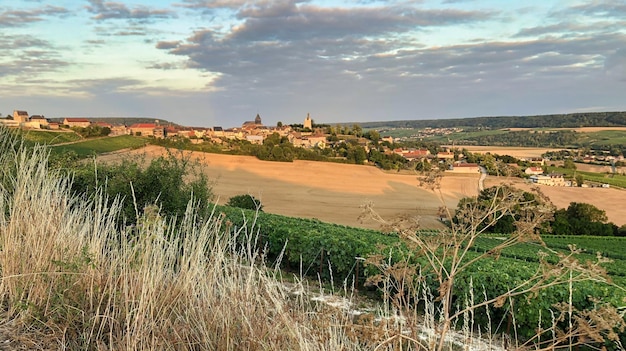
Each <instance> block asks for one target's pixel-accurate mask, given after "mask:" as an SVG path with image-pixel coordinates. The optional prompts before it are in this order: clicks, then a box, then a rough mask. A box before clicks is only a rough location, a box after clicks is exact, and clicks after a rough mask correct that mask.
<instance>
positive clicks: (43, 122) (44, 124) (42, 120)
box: [30, 115, 50, 128]
mask: <svg viewBox="0 0 626 351" xmlns="http://www.w3.org/2000/svg"><path fill="white" fill-rule="evenodd" d="M30 121H31V122H36V123H38V124H39V128H41V127H44V128H45V127H48V125H49V124H50V123H49V122H48V119H46V117H44V116H40V115H32V116H30Z"/></svg>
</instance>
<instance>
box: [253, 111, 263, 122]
mask: <svg viewBox="0 0 626 351" xmlns="http://www.w3.org/2000/svg"><path fill="white" fill-rule="evenodd" d="M254 124H263V123H261V116H259V114H258V113H257V114H256V118H254Z"/></svg>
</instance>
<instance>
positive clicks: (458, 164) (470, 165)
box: [454, 163, 478, 167]
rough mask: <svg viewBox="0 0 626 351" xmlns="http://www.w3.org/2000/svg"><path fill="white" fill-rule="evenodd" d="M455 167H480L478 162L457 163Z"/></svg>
mask: <svg viewBox="0 0 626 351" xmlns="http://www.w3.org/2000/svg"><path fill="white" fill-rule="evenodd" d="M454 167H478V164H477V163H455V164H454Z"/></svg>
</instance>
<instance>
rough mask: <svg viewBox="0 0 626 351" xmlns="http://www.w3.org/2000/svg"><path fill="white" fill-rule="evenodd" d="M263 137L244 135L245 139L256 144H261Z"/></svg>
mask: <svg viewBox="0 0 626 351" xmlns="http://www.w3.org/2000/svg"><path fill="white" fill-rule="evenodd" d="M264 139H265V138H264V137H263V136H262V135H251V134H250V135H246V140H247V141H249V142H250V143H252V144H256V145H262V144H263V140H264Z"/></svg>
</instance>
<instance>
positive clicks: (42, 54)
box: [0, 0, 626, 127]
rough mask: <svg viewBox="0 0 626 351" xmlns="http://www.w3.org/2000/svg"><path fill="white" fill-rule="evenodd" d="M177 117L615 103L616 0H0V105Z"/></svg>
mask: <svg viewBox="0 0 626 351" xmlns="http://www.w3.org/2000/svg"><path fill="white" fill-rule="evenodd" d="M16 109H17V110H26V111H28V113H29V114H31V115H32V114H40V115H44V116H46V117H48V118H55V117H150V118H162V119H166V120H169V121H171V122H174V123H178V124H182V125H187V126H205V127H212V126H223V127H236V126H240V125H241V124H242V123H243V122H244V121H248V120H253V119H254V117H255V116H256V114H257V113H258V114H259V115H260V116H261V118H262V120H263V123H264V124H265V125H268V126H271V125H275V124H276V123H277V122H278V121H280V122H283V123H285V124H290V123H303V121H304V119H305V118H306V115H307V113H310V116H311V118H312V119H313V120H314V122H315V123H328V124H338V123H352V122H368V121H386V120H416V119H439V118H463V117H479V116H522V115H540V114H555V113H576V112H593V111H598V112H600V111H626V0H541V1H538V0H525V1H512V0H511V1H509V0H421V1H420V0H397V1H396V0H389V1H376V0H343V1H339V0H336V1H331V0H310V1H303V0H276V1H269V0H256V1H249V0H177V1H165V0H128V1H102V0H85V1H79V0H54V1H49V0H0V114H2V115H6V114H12V112H13V110H16Z"/></svg>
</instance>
